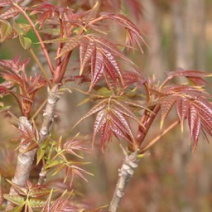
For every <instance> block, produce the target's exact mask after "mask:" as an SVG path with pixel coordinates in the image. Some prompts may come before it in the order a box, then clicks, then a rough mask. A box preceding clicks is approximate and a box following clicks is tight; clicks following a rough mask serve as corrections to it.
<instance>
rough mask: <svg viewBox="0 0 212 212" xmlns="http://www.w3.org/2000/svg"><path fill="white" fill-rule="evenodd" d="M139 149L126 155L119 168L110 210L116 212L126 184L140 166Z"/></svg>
mask: <svg viewBox="0 0 212 212" xmlns="http://www.w3.org/2000/svg"><path fill="white" fill-rule="evenodd" d="M137 156H138V151H135V152H133V153H131V154H130V155H127V156H126V157H125V160H124V162H123V164H122V166H121V169H120V170H119V179H118V182H117V184H116V188H115V191H114V194H113V198H112V200H111V202H110V206H109V211H110V212H116V211H117V210H118V207H119V205H120V202H121V199H122V197H123V196H124V195H125V189H126V186H127V184H128V182H129V180H130V178H131V177H132V175H133V174H134V171H135V169H136V168H137V167H138V164H139V162H140V159H138V157H137Z"/></svg>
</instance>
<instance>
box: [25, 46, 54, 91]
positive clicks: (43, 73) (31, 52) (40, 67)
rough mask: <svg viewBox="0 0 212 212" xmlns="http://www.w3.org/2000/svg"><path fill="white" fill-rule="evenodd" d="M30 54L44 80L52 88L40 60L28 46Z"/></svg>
mask: <svg viewBox="0 0 212 212" xmlns="http://www.w3.org/2000/svg"><path fill="white" fill-rule="evenodd" d="M29 52H30V54H31V55H32V57H33V59H34V60H35V62H36V64H37V65H38V67H39V69H40V71H41V73H42V75H43V77H44V78H45V80H46V81H47V82H48V84H49V86H50V87H51V88H52V83H51V82H50V80H49V77H48V76H47V74H46V72H45V69H44V67H43V66H42V64H41V63H40V61H39V60H38V58H37V56H36V54H35V53H34V51H33V49H32V48H30V49H29Z"/></svg>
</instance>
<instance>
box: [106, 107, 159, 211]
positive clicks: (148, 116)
mask: <svg viewBox="0 0 212 212" xmlns="http://www.w3.org/2000/svg"><path fill="white" fill-rule="evenodd" d="M149 109H150V108H149ZM151 110H152V113H150V112H149V110H145V111H144V113H143V116H142V118H141V122H142V124H143V126H144V128H143V127H142V128H139V129H138V132H137V138H136V140H137V143H138V145H139V146H140V145H141V143H142V142H143V140H144V139H145V137H146V134H147V132H148V131H149V128H150V126H151V124H152V122H153V121H154V119H155V117H156V115H157V113H158V111H159V110H160V106H158V105H157V106H154V107H153V108H151ZM144 129H145V130H144ZM138 152H139V149H137V150H134V151H133V152H132V153H131V154H130V155H127V156H126V157H125V160H124V162H123V163H122V166H121V169H120V171H119V178H118V182H117V184H116V188H115V191H114V193H113V198H112V200H111V202H110V206H109V211H110V212H116V211H117V210H118V207H119V205H120V202H121V199H122V197H123V196H124V194H125V189H126V186H127V184H128V182H129V180H130V178H131V177H132V175H133V173H134V171H135V169H136V168H137V167H138V164H139V162H140V159H139V158H138V157H137V156H138Z"/></svg>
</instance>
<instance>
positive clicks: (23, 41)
mask: <svg viewBox="0 0 212 212" xmlns="http://www.w3.org/2000/svg"><path fill="white" fill-rule="evenodd" d="M19 40H20V43H21V46H22V47H23V48H24V49H29V48H30V47H31V45H32V40H31V39H30V38H27V37H23V36H19Z"/></svg>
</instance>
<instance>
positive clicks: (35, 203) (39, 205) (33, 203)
mask: <svg viewBox="0 0 212 212" xmlns="http://www.w3.org/2000/svg"><path fill="white" fill-rule="evenodd" d="M48 193H49V192H48ZM45 203H46V201H44V200H38V199H30V200H28V205H30V207H32V208H42V207H43V206H44V205H45Z"/></svg>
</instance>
